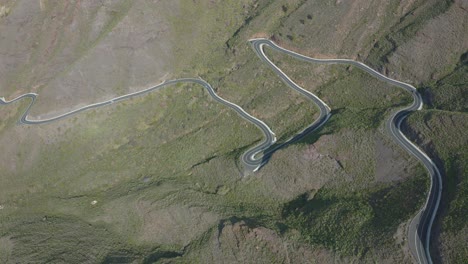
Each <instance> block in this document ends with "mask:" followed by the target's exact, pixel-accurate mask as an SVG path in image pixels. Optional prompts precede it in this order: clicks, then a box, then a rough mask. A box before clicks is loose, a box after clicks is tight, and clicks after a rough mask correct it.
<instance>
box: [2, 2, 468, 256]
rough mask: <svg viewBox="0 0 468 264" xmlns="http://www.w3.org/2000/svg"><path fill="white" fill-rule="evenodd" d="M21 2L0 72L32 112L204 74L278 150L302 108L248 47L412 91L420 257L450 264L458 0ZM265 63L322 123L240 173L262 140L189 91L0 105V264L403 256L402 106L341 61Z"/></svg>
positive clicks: (462, 206) (406, 171)
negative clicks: (436, 197) (432, 180)
mask: <svg viewBox="0 0 468 264" xmlns="http://www.w3.org/2000/svg"><path fill="white" fill-rule="evenodd" d="M27 2H28V1H24V2H22V1H3V2H2V1H0V10H1V8H2V7H1V6H7V7H8V12H3V11H0V13H1V14H2V16H1V18H0V26H1V27H2V28H0V30H1V31H2V34H5V36H6V37H5V40H9V39H16V37H17V32H30V31H31V32H32V33H30V34H29V35H28V34H26V33H25V34H24V36H23V35H20V36H19V38H20V40H22V39H21V38H22V37H25V38H26V39H23V40H22V41H19V42H17V44H16V45H12V44H11V43H10V42H8V43H7V44H4V42H1V43H0V44H1V45H2V46H0V47H2V54H7V53H8V52H11V49H12V47H15V46H18V47H19V52H18V53H17V54H16V55H15V56H8V62H9V64H8V65H9V68H8V71H4V70H3V71H2V70H1V68H0V74H1V77H2V78H0V80H2V84H1V85H2V86H1V87H0V89H2V90H1V91H2V93H3V91H7V92H8V93H10V92H11V93H13V92H15V91H16V89H17V88H21V89H23V91H22V92H25V91H36V92H38V93H39V94H40V96H39V99H38V105H37V107H38V108H36V109H35V110H34V111H36V112H34V111H33V113H38V114H43V113H44V114H47V113H49V112H51V111H56V109H60V107H65V106H76V105H79V104H84V103H89V102H93V100H94V101H96V100H98V99H102V98H104V97H106V96H108V95H115V94H122V93H124V92H128V91H130V90H129V88H127V87H131V90H135V89H137V88H141V87H147V86H148V84H149V83H158V82H159V80H160V78H161V79H169V78H178V77H193V76H202V77H203V78H204V79H205V80H207V81H208V82H209V83H211V84H212V85H213V87H214V88H215V89H217V92H218V93H219V94H220V96H222V97H223V98H225V99H227V100H230V101H232V102H234V103H237V104H239V105H241V106H242V107H244V108H245V109H246V110H248V111H249V112H250V113H252V114H253V115H255V116H256V117H258V118H260V119H262V120H264V121H265V122H266V123H267V124H268V125H270V126H271V127H272V129H273V130H274V131H275V133H276V134H277V136H278V139H279V140H280V141H282V140H286V139H287V138H289V137H290V136H291V135H293V134H295V133H296V132H297V131H299V130H301V129H302V128H304V127H305V126H307V124H309V123H311V122H312V121H313V120H314V116H315V115H316V111H317V110H316V108H315V106H314V105H312V104H311V103H310V102H309V101H307V100H305V99H304V98H302V97H301V96H299V95H297V94H296V93H294V92H293V91H291V89H289V88H287V87H285V85H284V84H283V83H282V82H281V81H280V80H279V79H278V78H277V77H276V76H275V75H274V74H273V73H272V71H271V70H270V69H269V68H268V67H267V66H265V65H263V63H261V62H260V60H259V59H258V58H257V57H256V56H255V55H254V52H253V51H252V49H251V48H250V47H249V45H248V43H247V40H248V39H249V38H251V37H256V36H266V37H272V38H274V39H275V41H277V42H278V43H279V44H280V45H282V46H284V47H286V48H290V49H293V50H297V51H298V52H301V53H304V54H307V55H311V56H317V57H351V58H358V59H359V60H361V61H364V62H367V63H371V64H372V65H373V66H374V67H376V68H377V69H380V70H382V71H383V72H385V73H387V74H388V75H390V76H392V77H395V78H397V79H401V80H403V81H408V82H411V83H413V84H415V85H418V88H419V89H420V90H421V91H424V95H425V100H426V102H427V104H426V107H427V108H426V109H425V110H423V111H421V112H419V113H417V114H414V115H412V116H411V117H410V118H409V119H408V121H407V122H406V123H405V124H404V126H405V129H407V132H408V134H409V136H410V137H411V138H412V139H414V140H415V141H416V142H417V143H418V144H420V145H421V146H423V147H424V149H425V150H427V151H428V153H430V155H431V157H435V159H436V161H437V162H438V164H440V167H441V168H442V169H443V172H444V175H445V177H446V183H444V184H445V185H446V186H447V188H446V194H445V198H444V201H443V203H444V205H445V206H444V207H445V208H446V209H445V210H444V211H443V213H442V214H441V215H442V216H443V217H442V218H441V227H442V233H441V234H440V238H439V239H438V240H434V241H436V242H437V244H434V245H433V247H436V248H439V250H440V255H441V256H442V258H443V259H444V260H447V261H450V262H453V263H457V262H459V263H462V262H463V260H464V259H466V258H467V255H466V254H467V252H466V250H463V249H464V244H463V241H464V240H466V233H467V230H468V228H467V226H466V222H467V221H466V215H467V214H466V204H467V203H466V199H467V195H466V189H467V188H466V182H467V180H466V175H467V173H466V165H465V162H463V161H464V160H466V159H467V157H466V155H467V154H466V150H465V148H464V146H466V145H467V143H466V138H467V136H466V131H468V128H467V127H466V124H467V122H466V98H464V96H463V95H465V94H466V87H467V86H466V75H467V74H466V55H464V54H466V49H467V47H466V43H468V41H466V38H467V37H466V32H468V31H467V30H466V19H465V18H464V16H463V14H464V13H463V10H466V5H465V6H463V3H461V2H459V1H455V2H453V3H452V2H445V1H435V0H434V1H415V2H408V3H406V2H400V1H387V2H385V1H384V2H382V1H375V2H373V1H367V0H361V1H341V2H340V1H304V0H300V1H299V0H298V1H287V3H285V1H270V0H260V1H250V0H243V1H211V0H202V1H159V2H158V1H157V2H155V3H153V2H151V1H147V2H146V1H134V2H132V3H131V4H130V2H126V1H113V2H112V3H111V4H106V3H103V2H100V1H99V2H98V1H96V2H92V3H93V4H89V3H88V4H83V5H81V6H80V4H79V2H78V1H70V2H69V3H68V4H67V3H66V2H65V1H63V2H60V3H59V4H57V5H53V3H52V2H51V1H40V3H41V7H38V6H34V5H28V4H25V3H27ZM81 2H83V3H85V2H86V1H81ZM42 5H43V6H42ZM29 8H30V9H31V10H32V11H28V12H24V13H22V12H23V11H24V10H29ZM39 8H43V11H41V12H38V10H39ZM5 10H6V9H5ZM2 12H3V13H2ZM7 13H8V14H7ZM29 16H30V17H32V18H31V19H26V21H25V22H22V23H23V24H24V25H26V26H24V27H23V28H22V29H21V30H19V29H18V30H17V29H14V30H7V29H10V27H11V26H12V25H17V24H18V25H19V24H21V23H20V22H21V21H18V20H14V19H15V18H17V17H29ZM465 17H466V14H465ZM447 21H448V22H447ZM447 24H449V25H450V27H449V29H450V30H447ZM438 25H441V26H440V27H439V28H437V26H438ZM75 26H76V27H78V28H75ZM28 30H30V31H28ZM10 31H11V32H13V33H11V32H10ZM77 31H78V32H79V33H80V34H79V35H76V34H75V33H74V32H77ZM3 32H4V33H3ZM41 32H43V33H41ZM445 32H451V33H450V35H443V34H445ZM39 33H40V34H39ZM72 33H73V34H72ZM10 34H13V35H10ZM54 35H56V40H54V39H55V38H54ZM439 35H442V36H443V40H444V41H441V40H440V39H438V38H437V37H438V36H439ZM27 36H33V38H32V39H28V38H27ZM78 36H79V37H78ZM426 36H429V38H426ZM428 39H431V41H432V42H431V41H430V40H428ZM5 40H2V41H5ZM36 42H37V43H38V44H37V45H36V44H35V45H32V46H25V47H23V46H22V45H26V44H27V43H36ZM25 43H26V44H25ZM116 43H118V45H117V44H116ZM376 43H378V44H376ZM418 43H429V44H418ZM451 43H453V45H454V46H457V48H454V47H453V46H449V45H451ZM3 45H5V49H3V47H4V46H3ZM416 45H422V46H418V47H417V48H415V46H416ZM424 45H428V46H424ZM67 47H71V48H67ZM30 50H32V51H33V52H31V58H32V59H31V60H29V62H30V63H28V64H27V65H23V64H22V63H23V62H24V61H25V59H24V58H23V57H22V55H21V54H28V52H29V51H30ZM267 53H268V55H269V56H270V57H271V58H272V59H273V60H274V61H275V62H276V63H278V65H279V66H280V67H281V68H282V69H283V70H284V71H285V73H286V74H288V75H290V76H291V78H292V79H293V80H295V81H296V82H297V83H299V84H301V85H302V86H303V87H304V88H306V89H309V90H310V91H312V92H314V93H316V94H317V95H318V96H320V97H321V98H322V99H323V100H324V101H326V103H327V104H329V105H330V107H331V108H332V114H333V115H332V117H331V119H330V120H329V121H328V123H327V124H326V125H325V126H324V127H323V128H322V129H320V130H319V131H317V133H314V134H311V135H310V136H308V137H306V138H304V139H303V140H302V141H301V142H298V143H297V144H293V145H291V146H289V147H287V148H285V149H283V150H281V151H278V152H277V153H275V155H273V157H272V160H271V161H270V162H269V163H268V164H267V165H266V166H265V167H264V168H263V169H262V170H260V171H259V172H258V173H256V174H255V175H243V170H242V168H241V167H239V163H238V159H239V156H240V155H241V154H242V153H243V151H245V149H246V148H248V147H249V146H251V145H252V144H255V143H256V142H258V141H259V140H261V133H260V132H259V131H258V130H257V129H256V128H255V127H253V126H252V125H250V124H248V123H247V122H245V121H243V120H242V119H241V118H240V117H238V116H237V115H236V114H235V113H234V112H232V111H230V110H228V109H225V108H224V107H222V106H220V105H218V104H216V103H215V102H213V101H212V100H211V99H210V98H209V97H208V96H207V95H206V93H205V91H204V90H203V89H202V88H200V87H198V86H191V85H183V86H174V87H168V88H167V89H164V90H162V91H158V92H156V93H153V94H150V95H148V96H145V97H141V98H136V99H132V100H129V101H125V102H122V103H119V104H114V105H112V106H109V107H105V108H102V109H99V110H93V111H90V112H87V113H84V114H80V115H77V116H74V117H72V118H70V119H68V120H63V121H60V122H57V123H54V124H48V125H41V126H16V125H15V124H16V121H17V119H18V117H19V116H20V114H21V113H22V111H23V109H24V107H25V105H26V102H21V103H18V104H16V105H11V106H8V107H4V108H1V109H0V113H1V116H2V121H1V122H0V145H1V146H2V152H1V154H0V155H1V156H0V169H1V175H0V188H1V189H0V205H1V206H2V208H3V209H1V210H0V262H7V263H8V262H10V263H16V262H31V261H37V262H52V263H53V262H56V263H63V262H66V263H79V262H89V263H95V262H104V263H119V262H120V263H122V262H123V263H125V262H136V263H153V262H160V263H164V262H175V263H177V262H179V263H187V262H189V263H210V262H211V263H220V262H226V263H234V262H246V263H249V262H250V263H303V262H305V261H310V262H316V263H330V262H333V263H336V262H351V261H355V262H385V261H387V262H391V263H404V262H411V261H412V260H411V257H410V256H409V253H408V252H407V245H406V240H405V235H406V233H405V232H406V229H405V228H406V226H407V223H408V221H409V220H410V219H411V218H412V216H414V214H415V213H416V212H417V211H418V209H419V208H420V207H421V205H422V203H423V201H424V198H425V194H426V191H427V188H428V184H429V183H428V178H427V175H426V172H425V171H424V170H423V169H422V167H421V166H420V165H419V164H418V163H417V161H416V160H415V159H414V158H412V157H411V156H409V155H408V154H407V153H406V152H405V151H404V150H402V149H400V148H399V147H398V146H396V145H395V144H394V143H393V142H392V141H391V140H390V137H389V136H388V135H387V134H386V132H385V130H384V123H385V120H386V118H388V116H389V114H390V113H391V112H392V111H395V109H396V108H398V107H402V106H404V105H406V104H408V103H410V100H411V99H410V97H409V96H408V95H407V94H406V93H404V92H403V91H402V90H400V89H398V88H395V87H391V86H388V85H387V84H385V83H382V82H380V81H377V80H375V79H373V78H371V77H369V76H368V75H366V74H365V73H363V72H361V71H359V70H358V69H354V68H352V67H351V68H348V67H345V66H323V65H313V64H307V63H304V62H301V61H296V60H293V59H291V58H289V57H287V56H284V55H282V54H276V53H274V52H271V51H268V50H267ZM2 54H0V55H2ZM18 54H19V55H18ZM432 55H433V56H436V57H431V56H432ZM2 56H3V55H2ZM5 58H6V57H5ZM12 58H13V59H12ZM15 58H16V60H17V61H16V60H15ZM426 58H429V59H427V61H425V59H426ZM3 59H4V57H2V61H4V60H3ZM11 60H12V61H11ZM5 61H7V60H6V59H5ZM44 63H45V64H44ZM16 64H18V65H20V66H21V67H19V68H18V69H17V70H11V71H10V68H11V69H16V68H15V67H14V65H16ZM2 65H3V64H2ZM12 65H13V66H12ZM44 65H45V66H44ZM0 66H1V65H0ZM426 73H427V74H426ZM165 74H169V75H168V76H166V77H162V76H164V75H165ZM4 75H5V78H3V77H4ZM4 80H7V81H6V82H5V83H3V81H4ZM10 84H15V85H17V86H12V85H10ZM3 85H5V86H8V88H5V89H4V87H3ZM29 87H32V88H31V90H28V89H29ZM62 93H64V94H65V95H67V96H64V97H59V98H56V94H62ZM0 96H5V97H7V98H11V97H13V95H12V94H0ZM76 97H77V98H78V99H76ZM101 97H102V98H101ZM106 98H107V97H106ZM51 114H53V113H51Z"/></svg>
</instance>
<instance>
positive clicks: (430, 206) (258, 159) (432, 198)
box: [0, 39, 442, 263]
mask: <svg viewBox="0 0 468 264" xmlns="http://www.w3.org/2000/svg"><path fill="white" fill-rule="evenodd" d="M250 43H251V44H252V47H253V49H254V51H255V53H256V54H257V55H258V56H259V58H260V59H261V60H262V61H263V62H264V63H266V64H267V65H269V66H270V67H271V69H272V70H273V71H274V72H275V73H276V74H277V75H278V76H279V77H280V78H281V80H282V81H283V82H285V83H286V85H288V86H289V87H290V88H292V89H294V90H295V91H297V92H299V93H300V94H302V95H304V96H305V97H307V98H309V99H310V100H312V101H313V102H314V103H315V104H316V105H317V107H318V108H319V110H320V115H319V117H318V118H317V119H316V120H315V121H314V122H313V123H312V124H311V125H309V126H308V127H307V128H305V129H304V130H302V131H300V132H299V133H298V134H296V135H295V136H293V137H291V138H290V139H288V140H286V141H285V142H283V143H281V144H275V143H276V136H275V134H274V133H273V131H272V130H271V129H270V128H269V127H268V125H266V124H265V123H264V122H263V121H261V120H259V119H257V118H255V117H253V116H252V115H250V114H249V113H247V112H246V111H245V110H243V109H242V108H241V107H240V106H238V105H236V104H234V103H231V102H229V101H227V100H224V99H223V98H221V97H219V96H218V95H217V94H216V92H215V91H214V90H213V88H212V87H211V85H210V84H209V83H207V82H206V81H204V80H202V79H200V78H198V79H197V78H183V79H175V80H171V81H165V82H163V83H161V84H159V85H156V86H153V87H150V88H147V89H145V90H142V91H138V92H135V93H131V94H127V95H123V96H119V97H116V98H113V99H110V100H107V101H103V102H100V103H95V104H90V105H87V106H85V107H82V108H79V109H75V110H73V111H70V112H68V113H65V114H62V115H59V116H56V117H53V118H48V119H38V120H30V119H28V114H29V111H30V109H31V107H32V106H33V105H34V103H35V101H36V100H37V97H38V95H37V94H35V93H28V94H24V95H21V96H19V97H17V98H15V99H13V100H11V101H6V100H5V98H0V104H3V105H5V104H10V103H14V102H16V101H18V100H21V99H24V98H29V99H30V100H31V101H30V104H29V105H28V107H27V108H26V110H25V111H24V113H23V115H22V116H21V119H20V121H19V122H20V123H21V124H26V125H37V124H44V123H49V122H53V121H57V120H60V119H63V118H66V117H69V116H71V115H74V114H77V113H80V112H82V111H86V110H89V109H93V108H98V107H102V106H105V105H109V104H113V103H116V102H119V101H122V100H125V99H128V98H131V97H135V96H139V95H143V94H146V93H148V92H151V91H154V90H158V89H160V88H163V87H166V86H169V85H173V84H177V83H195V84H198V85H201V86H203V87H204V88H205V89H206V90H207V92H208V93H209V94H210V96H211V97H212V98H213V99H214V100H215V101H217V102H219V103H221V104H223V105H225V106H227V107H229V108H231V109H233V110H234V111H236V112H237V113H238V114H239V115H240V116H241V117H242V118H244V119H245V120H247V121H249V122H251V123H253V124H254V125H256V126H257V127H258V128H259V129H260V130H261V131H262V132H263V134H264V136H265V138H264V140H263V141H262V142H260V143H259V144H257V145H255V146H254V147H252V148H250V149H249V150H247V151H246V152H245V153H244V154H243V155H242V157H241V160H242V163H243V165H244V167H245V168H246V169H247V170H248V171H254V172H255V171H257V170H258V169H259V168H260V167H261V166H263V165H264V164H266V163H267V162H268V160H269V158H270V157H271V155H272V154H273V153H274V152H275V151H276V150H278V149H280V148H282V147H284V146H286V145H287V144H290V143H292V142H294V141H297V140H299V139H301V138H303V137H304V136H305V135H307V134H309V133H311V132H313V131H315V130H317V129H318V128H319V127H321V126H322V125H324V124H325V123H326V121H327V120H328V119H329V118H330V115H331V114H330V111H331V110H330V107H328V105H327V104H326V103H325V102H323V101H322V100H321V99H320V98H318V97H317V96H316V95H314V94H313V93H311V92H309V91H307V90H305V89H303V88H301V87H300V86H299V85H297V84H296V83H295V82H294V81H292V80H291V79H290V78H289V77H288V76H287V75H286V74H285V73H284V72H282V71H281V69H280V68H278V67H277V66H276V65H275V64H274V63H273V62H271V60H270V59H268V57H267V56H266V55H265V53H264V47H265V46H268V47H269V48H271V49H273V50H276V51H279V52H283V53H285V54H287V55H289V56H292V57H294V58H297V59H300V60H304V61H307V62H311V63H320V64H347V65H352V66H355V67H358V68H360V69H362V70H364V71H366V72H367V73H369V74H370V75H372V76H373V77H375V78H378V79H380V80H382V81H385V82H387V83H390V84H392V85H395V86H398V87H401V88H403V89H405V90H406V91H408V92H409V93H411V95H412V96H413V99H414V101H413V104H412V105H410V106H408V107H406V108H403V109H400V110H398V111H396V112H395V113H393V114H392V116H391V118H390V119H389V120H388V122H387V125H386V128H387V130H388V131H389V133H390V135H391V136H392V138H393V139H394V140H395V142H396V143H397V144H399V145H400V146H401V147H403V148H404V149H405V150H406V151H408V152H409V153H410V154H412V155H413V156H415V157H416V158H417V159H419V160H420V161H421V162H422V164H423V165H424V166H425V167H426V169H427V170H428V172H429V174H430V178H431V187H430V190H429V194H428V196H427V199H426V203H425V205H424V207H423V208H422V209H421V210H420V211H419V212H418V214H417V215H416V216H415V217H414V218H413V220H412V221H411V223H410V225H409V228H408V242H409V247H410V250H411V252H412V254H413V256H414V258H415V260H416V261H417V262H419V263H432V258H431V255H430V251H429V241H430V236H431V230H432V224H433V222H434V218H435V215H436V213H437V209H438V207H439V203H440V198H441V194H442V179H441V175H440V172H439V170H438V168H437V166H436V165H435V164H434V162H433V161H432V160H431V159H430V158H429V157H428V156H427V155H426V154H425V153H424V152H422V151H421V150H420V149H419V148H418V147H417V146H415V145H414V144H413V143H411V141H409V140H408V139H407V138H406V137H405V135H403V133H402V132H401V130H400V125H401V123H402V121H403V120H404V119H405V118H406V116H407V115H408V114H409V113H411V112H413V111H416V110H420V109H422V98H421V95H420V94H419V93H418V92H417V90H416V88H414V87H413V86H411V85H409V84H407V83H403V82H400V81H397V80H394V79H391V78H388V77H386V76H384V75H382V74H381V73H379V72H377V71H375V70H373V69H372V68H370V67H369V66H367V65H365V64H363V63H361V62H357V61H353V60H347V59H315V58H311V57H307V56H304V55H301V54H299V53H296V52H293V51H290V50H287V49H284V48H282V47H280V46H278V45H276V44H275V43H274V42H272V41H271V40H268V39H252V40H250Z"/></svg>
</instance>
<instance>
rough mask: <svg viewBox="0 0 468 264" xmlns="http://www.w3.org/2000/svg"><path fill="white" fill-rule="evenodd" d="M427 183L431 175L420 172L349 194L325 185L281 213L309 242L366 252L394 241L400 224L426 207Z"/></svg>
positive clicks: (296, 200)
mask: <svg viewBox="0 0 468 264" xmlns="http://www.w3.org/2000/svg"><path fill="white" fill-rule="evenodd" d="M427 187H428V186H427V180H426V179H424V178H422V177H418V178H412V179H407V180H405V181H403V182H401V183H399V184H398V185H397V186H388V185H387V186H386V185H385V184H382V185H379V186H378V187H374V188H372V189H370V190H365V191H358V192H351V193H345V194H343V193H342V191H341V189H339V188H337V189H321V190H319V191H318V192H317V193H315V194H314V195H313V197H310V196H311V194H310V193H305V194H302V195H301V196H299V197H298V198H296V199H294V200H293V201H291V202H289V203H288V204H286V205H285V207H284V208H283V212H282V217H283V218H284V219H285V220H286V221H285V222H286V223H287V226H288V227H290V228H296V229H297V230H300V232H301V234H303V239H304V240H306V241H307V242H310V243H313V244H317V245H324V246H325V247H328V248H331V249H334V250H335V251H337V252H339V253H342V254H346V255H349V254H352V255H357V256H363V255H364V254H365V253H367V251H369V250H370V249H371V248H375V247H383V246H387V245H391V244H392V241H391V240H392V235H393V234H394V233H395V232H396V231H397V228H398V224H399V223H400V222H401V220H402V219H408V218H409V217H411V216H412V214H413V213H414V212H415V211H416V210H417V209H418V208H419V207H420V206H421V202H422V201H423V200H424V198H425V190H426V189H427ZM408 193H411V195H408ZM395 249H397V248H395Z"/></svg>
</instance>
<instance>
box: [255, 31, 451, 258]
mask: <svg viewBox="0 0 468 264" xmlns="http://www.w3.org/2000/svg"><path fill="white" fill-rule="evenodd" d="M250 42H251V43H252V45H253V47H254V49H255V51H256V53H257V54H259V56H260V58H261V59H262V60H264V61H265V62H266V63H268V64H269V65H270V66H271V67H273V68H274V70H275V71H276V72H277V73H278V75H280V76H281V77H282V78H283V80H284V81H285V82H286V83H288V85H290V86H291V87H293V86H294V83H293V82H292V81H291V80H290V79H289V77H287V76H286V75H285V74H284V73H283V72H282V71H281V70H280V69H279V68H278V67H276V66H275V65H274V64H273V63H272V62H271V61H270V60H269V59H268V58H267V57H266V55H265V53H264V52H263V46H268V47H270V48H272V49H273V50H276V51H279V52H282V53H285V54H288V55H290V56H292V57H294V58H297V59H300V60H303V61H307V62H312V63H322V64H347V65H352V66H355V67H358V68H360V69H362V70H364V71H366V72H367V73H369V74H370V75H372V76H373V77H375V78H378V79H379V80H382V81H385V82H387V83H390V84H392V85H395V86H398V87H400V88H403V89H405V90H406V91H408V92H410V93H411V95H412V96H413V99H414V101H413V104H412V105H410V106H408V107H406V108H403V109H400V110H398V111H396V112H395V113H393V115H392V116H391V118H390V119H389V120H388V122H387V124H386V128H387V130H388V131H389V132H390V135H391V136H392V137H393V139H394V140H395V142H396V143H397V144H399V145H400V146H401V147H402V148H404V149H405V150H406V151H407V152H409V153H410V154H411V155H413V156H415V157H416V158H417V159H419V160H420V161H421V162H422V164H423V165H424V167H425V168H426V169H427V171H428V172H429V175H430V180H431V186H430V190H429V194H428V196H427V199H426V203H425V205H424V207H423V208H422V209H421V210H420V211H419V212H418V213H417V215H416V216H415V217H414V218H413V219H412V221H411V223H410V225H409V228H408V239H409V240H408V243H409V247H410V250H411V253H412V254H413V256H414V258H415V259H416V261H417V262H418V263H432V258H431V254H430V250H429V242H430V237H431V230H432V225H433V222H434V218H435V216H436V214H437V209H438V207H439V203H440V199H441V195H442V177H441V174H440V172H439V169H438V168H437V166H436V165H435V163H434V162H433V161H432V160H431V159H430V158H429V157H428V156H427V155H426V154H425V153H424V152H423V151H421V150H420V149H419V148H418V147H417V146H416V145H414V144H413V143H412V142H411V141H410V140H408V138H406V136H405V135H404V134H403V133H402V132H401V129H400V126H401V123H402V121H403V120H404V119H405V118H406V117H407V116H408V114H409V113H411V112H413V111H416V110H421V109H422V106H423V103H422V98H421V95H420V94H419V93H418V92H417V90H416V88H414V87H413V86H412V85H409V84H407V83H404V82H400V81H397V80H394V79H391V78H389V77H387V76H385V75H383V74H381V73H379V72H377V71H375V70H374V69H372V68H370V67H369V66H367V65H365V64H364V63H361V62H358V61H354V60H348V59H315V58H310V57H307V56H304V55H301V54H298V53H296V52H293V51H290V50H287V49H284V48H282V47H280V46H278V45H276V44H275V43H274V42H272V41H271V40H268V39H252V40H250ZM283 76H285V78H286V79H285V78H284V77H283ZM290 83H292V84H293V85H291V84H290ZM293 88H294V87H293ZM311 99H312V98H311ZM317 99H318V98H317ZM313 100H314V99H313ZM318 100H319V102H317V101H316V100H314V101H315V102H316V103H317V104H318V105H319V107H320V102H322V101H321V100H320V99H318ZM322 103H323V102H322ZM320 110H321V117H320V118H323V113H324V111H325V109H323V108H322V107H320ZM320 118H319V119H320Z"/></svg>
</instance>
